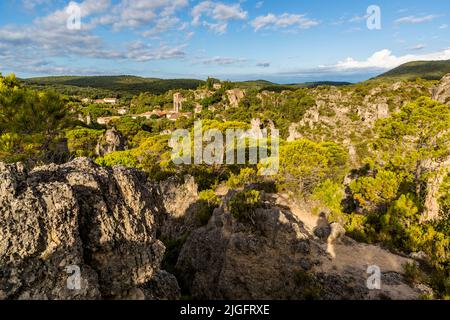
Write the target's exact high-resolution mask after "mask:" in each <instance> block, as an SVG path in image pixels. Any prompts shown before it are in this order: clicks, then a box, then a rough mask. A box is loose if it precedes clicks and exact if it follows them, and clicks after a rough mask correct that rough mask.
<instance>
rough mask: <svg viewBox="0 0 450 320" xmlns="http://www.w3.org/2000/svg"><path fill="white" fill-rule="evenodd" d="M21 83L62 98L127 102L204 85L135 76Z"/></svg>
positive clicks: (188, 81)
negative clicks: (143, 94) (47, 89)
mask: <svg viewBox="0 0 450 320" xmlns="http://www.w3.org/2000/svg"><path fill="white" fill-rule="evenodd" d="M24 81H25V83H27V84H30V85H35V86H52V87H53V88H54V89H55V90H56V91H58V92H60V93H63V94H67V93H71V94H72V95H80V96H82V95H84V94H85V93H86V92H91V95H89V97H92V98H97V97H98V98H100V97H105V96H108V97H117V98H121V97H124V98H130V97H132V96H133V95H136V94H139V93H141V92H149V93H152V94H163V93H165V92H167V91H169V90H174V89H196V88H197V87H198V86H199V85H202V84H203V83H204V82H203V81H201V80H191V79H168V80H165V79H156V78H141V77H135V76H96V77H43V78H31V79H26V80H24ZM74 88H79V89H78V92H74V91H75V90H74ZM86 89H87V90H90V91H87V90H86ZM92 89H95V90H92ZM96 90H99V91H96ZM96 92H99V93H101V94H98V93H96ZM105 94H106V95H105Z"/></svg>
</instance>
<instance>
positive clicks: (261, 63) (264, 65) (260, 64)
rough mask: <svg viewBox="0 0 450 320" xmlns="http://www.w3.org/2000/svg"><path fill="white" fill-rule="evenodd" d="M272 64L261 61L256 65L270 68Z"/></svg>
mask: <svg viewBox="0 0 450 320" xmlns="http://www.w3.org/2000/svg"><path fill="white" fill-rule="evenodd" d="M270 65H271V63H270V62H259V63H257V64H256V66H257V67H260V68H269V67H270Z"/></svg>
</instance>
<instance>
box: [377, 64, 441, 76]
mask: <svg viewBox="0 0 450 320" xmlns="http://www.w3.org/2000/svg"><path fill="white" fill-rule="evenodd" d="M447 73H450V60H442V61H414V62H408V63H405V64H402V65H401V66H399V67H397V68H395V69H392V70H390V71H388V72H386V73H383V74H382V75H379V76H378V77H376V78H375V79H381V80H383V79H399V80H415V79H417V78H422V79H426V80H440V79H441V78H442V77H443V76H445V75H446V74H447Z"/></svg>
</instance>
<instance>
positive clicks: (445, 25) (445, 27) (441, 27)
mask: <svg viewBox="0 0 450 320" xmlns="http://www.w3.org/2000/svg"><path fill="white" fill-rule="evenodd" d="M447 28H448V24H445V23H444V24H443V25H441V26H440V27H439V29H447Z"/></svg>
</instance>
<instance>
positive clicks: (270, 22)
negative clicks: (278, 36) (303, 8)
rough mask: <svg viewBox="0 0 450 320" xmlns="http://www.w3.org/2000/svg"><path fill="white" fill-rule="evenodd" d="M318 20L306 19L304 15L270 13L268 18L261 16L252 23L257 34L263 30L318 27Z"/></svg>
mask: <svg viewBox="0 0 450 320" xmlns="http://www.w3.org/2000/svg"><path fill="white" fill-rule="evenodd" d="M318 24H319V22H318V21H317V20H313V19H309V18H306V16H305V15H304V14H289V13H284V14H281V15H278V16H277V15H274V14H272V13H269V14H268V15H266V16H259V17H257V18H256V19H254V20H253V21H252V22H251V25H252V26H253V28H254V30H255V32H257V31H259V30H262V29H278V28H287V27H295V28H299V29H308V28H311V27H314V26H317V25H318Z"/></svg>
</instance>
